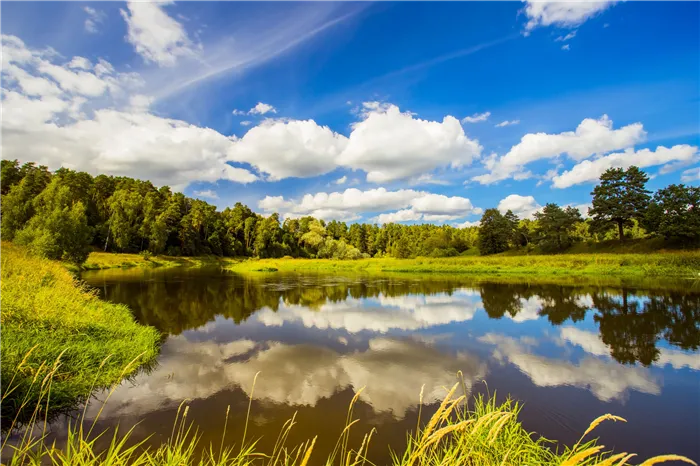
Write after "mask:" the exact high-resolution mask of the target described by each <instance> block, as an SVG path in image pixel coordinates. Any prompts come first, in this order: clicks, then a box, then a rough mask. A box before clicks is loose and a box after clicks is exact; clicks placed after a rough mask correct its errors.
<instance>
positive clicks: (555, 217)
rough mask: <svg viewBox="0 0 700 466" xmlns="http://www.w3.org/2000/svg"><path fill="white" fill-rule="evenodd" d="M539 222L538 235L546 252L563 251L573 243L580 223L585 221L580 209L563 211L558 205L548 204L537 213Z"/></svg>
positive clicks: (568, 208) (536, 217) (570, 208)
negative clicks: (573, 236)
mask: <svg viewBox="0 0 700 466" xmlns="http://www.w3.org/2000/svg"><path fill="white" fill-rule="evenodd" d="M535 220H537V227H536V235H537V237H538V241H539V244H540V246H541V247H542V248H543V249H544V250H558V251H561V250H562V249H564V248H567V247H569V246H570V245H571V243H572V238H571V234H572V233H573V231H574V230H575V228H576V225H577V224H578V223H579V222H582V221H583V218H581V213H580V212H579V210H578V209H575V208H573V207H567V208H566V209H562V208H561V207H559V206H558V205H556V204H551V203H550V204H547V205H546V206H544V208H543V209H542V210H540V211H538V212H535Z"/></svg>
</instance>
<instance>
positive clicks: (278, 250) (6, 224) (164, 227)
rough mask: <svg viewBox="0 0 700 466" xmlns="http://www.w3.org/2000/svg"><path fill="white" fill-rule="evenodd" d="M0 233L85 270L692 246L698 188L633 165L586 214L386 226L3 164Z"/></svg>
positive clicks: (552, 211)
mask: <svg viewBox="0 0 700 466" xmlns="http://www.w3.org/2000/svg"><path fill="white" fill-rule="evenodd" d="M1 176H2V178H1V190H0V193H1V194H2V202H1V213H2V223H1V230H2V231H1V233H2V238H3V240H10V241H13V242H15V243H17V244H20V245H24V246H26V247H27V248H28V249H29V250H30V251H31V252H33V253H35V254H38V255H40V256H43V257H47V258H50V259H61V260H66V261H70V262H74V263H76V264H81V263H83V262H84V261H85V260H86V258H87V256H88V255H89V253H90V252H91V251H93V250H103V251H108V252H132V253H134V252H136V253H142V254H144V255H145V256H148V255H162V254H165V255H169V256H200V255H216V256H229V257H259V258H279V257H287V256H289V257H294V258H297V257H300V258H332V259H360V258H369V257H384V256H390V257H395V258H409V257H418V256H425V257H452V256H458V255H467V254H475V253H477V251H478V253H479V254H481V255H488V254H496V253H502V252H505V251H508V250H512V249H523V250H526V251H529V252H543V253H555V252H561V251H565V250H566V249H567V248H569V247H571V246H572V245H573V244H574V243H577V242H599V241H604V240H609V239H614V238H617V239H619V240H620V241H623V240H625V238H644V237H651V236H660V237H663V238H666V239H667V240H669V241H670V242H672V243H673V244H678V245H681V246H691V247H692V246H695V245H696V244H697V242H698V240H699V239H700V210H699V209H698V206H699V205H700V188H698V187H693V186H686V185H683V184H678V185H670V186H668V187H666V188H663V189H660V190H659V191H657V192H656V193H654V194H653V195H652V193H651V192H650V191H648V190H647V189H646V183H647V181H648V176H647V175H646V174H645V173H644V172H643V171H641V170H639V169H638V168H637V167H634V166H633V167H630V168H628V169H627V170H624V169H620V168H614V169H609V170H608V171H606V172H605V174H603V175H602V176H601V178H600V182H599V184H598V185H597V186H596V187H595V188H594V190H593V192H592V193H591V195H592V208H591V209H590V210H589V212H588V214H589V217H588V218H585V219H584V217H583V216H582V215H581V212H580V211H579V210H577V209H575V208H573V207H562V206H559V205H557V204H547V205H546V206H544V207H543V208H542V209H541V210H540V211H538V212H537V213H535V215H534V219H520V218H518V217H517V216H516V215H515V214H513V212H511V211H507V212H506V213H501V212H499V211H498V210H497V209H495V208H491V209H487V210H486V211H485V212H484V214H483V217H482V218H481V222H480V225H479V226H473V227H468V228H456V227H453V226H450V225H431V224H419V225H401V224H395V223H389V224H384V225H377V224H367V223H352V224H350V225H348V224H346V223H345V222H339V221H335V220H333V221H330V222H326V221H324V220H322V219H316V218H313V217H309V216H307V217H301V218H286V219H284V221H282V220H281V219H280V216H279V215H278V214H276V213H274V214H272V215H269V216H263V215H260V214H258V213H256V212H254V211H253V210H251V209H250V208H249V207H247V206H245V205H243V204H241V203H236V204H235V205H234V206H233V207H227V208H226V209H224V210H223V211H218V210H217V209H216V207H215V206H213V205H211V204H209V203H207V202H205V201H203V200H201V199H194V198H189V197H187V196H185V195H184V194H182V193H179V192H173V191H172V190H171V189H170V188H169V187H168V186H162V187H160V188H158V187H156V186H154V185H153V184H152V183H151V182H149V181H141V180H136V179H132V178H127V177H117V176H107V175H98V176H94V177H93V176H92V175H90V174H88V173H85V172H78V171H73V170H70V169H67V168H60V169H58V170H56V171H54V172H53V173H52V172H50V171H49V170H48V168H47V167H45V166H37V165H36V164H34V163H25V164H22V165H20V163H19V162H18V161H17V160H12V161H11V160H2V174H1Z"/></svg>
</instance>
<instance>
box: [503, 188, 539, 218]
mask: <svg viewBox="0 0 700 466" xmlns="http://www.w3.org/2000/svg"><path fill="white" fill-rule="evenodd" d="M541 208H542V206H541V205H539V204H538V203H537V201H535V198H534V197H533V196H521V195H519V194H511V195H509V196H506V197H505V198H503V199H501V202H499V203H498V210H499V211H500V212H501V213H504V214H505V213H506V212H507V211H509V210H510V211H511V212H513V213H514V214H515V215H517V216H518V217H519V218H521V219H524V218H529V219H532V218H533V215H534V213H535V212H537V211H538V210H540V209H541Z"/></svg>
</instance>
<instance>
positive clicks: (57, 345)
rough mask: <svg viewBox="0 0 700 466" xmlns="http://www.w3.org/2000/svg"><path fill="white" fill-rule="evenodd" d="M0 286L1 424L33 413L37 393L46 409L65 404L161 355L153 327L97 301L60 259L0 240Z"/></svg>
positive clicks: (70, 404)
mask: <svg viewBox="0 0 700 466" xmlns="http://www.w3.org/2000/svg"><path fill="white" fill-rule="evenodd" d="M1 286H2V319H1V320H2V343H1V345H2V388H3V394H2V424H3V429H6V428H8V427H10V425H11V423H12V422H13V421H17V422H22V421H24V420H26V418H28V417H30V416H31V415H32V413H33V410H34V403H35V402H36V400H37V399H38V398H39V397H41V396H42V395H41V393H42V392H46V391H48V392H50V401H51V403H50V407H51V409H50V411H52V412H60V411H63V410H67V409H70V408H72V407H74V406H75V403H76V402H77V401H79V400H81V399H83V398H84V397H85V396H87V395H89V394H90V392H91V390H92V389H93V388H101V387H107V386H110V385H112V384H114V383H115V382H117V381H119V380H121V379H122V378H123V377H127V376H129V375H130V374H133V373H134V372H135V371H136V370H137V368H138V367H139V366H140V365H142V364H150V363H153V362H154V361H155V359H156V357H157V355H158V347H159V342H160V335H159V334H158V332H157V331H156V330H155V329H153V328H151V327H145V326H142V325H139V324H137V323H136V322H135V321H134V319H133V317H132V314H131V311H130V310H129V309H128V308H127V307H126V306H123V305H116V304H110V303H107V302H104V301H102V300H100V299H99V298H98V297H97V296H96V295H95V293H94V292H91V291H88V290H87V289H86V288H85V287H84V286H83V285H81V284H80V283H79V282H78V281H76V280H75V279H74V278H73V277H72V276H71V274H70V272H69V271H68V270H66V268H65V267H63V266H62V264H61V263H59V262H55V261H50V260H46V259H39V258H36V257H33V256H30V255H29V254H28V253H27V252H26V251H25V250H24V249H22V248H20V247H17V246H14V245H12V244H10V243H2V280H1ZM49 374H52V375H53V376H52V377H48V378H47V375H49ZM49 380H51V381H52V382H51V383H50V384H49Z"/></svg>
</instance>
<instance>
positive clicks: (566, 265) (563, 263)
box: [226, 251, 700, 278]
mask: <svg viewBox="0 0 700 466" xmlns="http://www.w3.org/2000/svg"><path fill="white" fill-rule="evenodd" d="M226 268H227V269H228V270H232V271H235V272H256V271H260V272H274V271H280V272H305V271H309V272H369V273H385V272H390V273H417V274H426V273H441V274H465V275H470V276H475V277H477V276H490V277H498V276H506V277H507V276H532V277H558V276H562V277H567V276H568V277H576V276H586V277H601V276H606V277H630V278H643V277H677V278H693V277H699V276H700V275H699V274H700V251H692V252H690V251H686V252H668V253H654V254H558V255H520V256H510V255H509V256H503V255H500V256H485V257H482V256H463V257H453V258H442V259H432V258H422V257H419V258H415V259H393V258H381V259H361V260H356V261H338V260H331V259H261V260H244V261H238V262H235V261H229V263H228V264H227V265H226Z"/></svg>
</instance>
